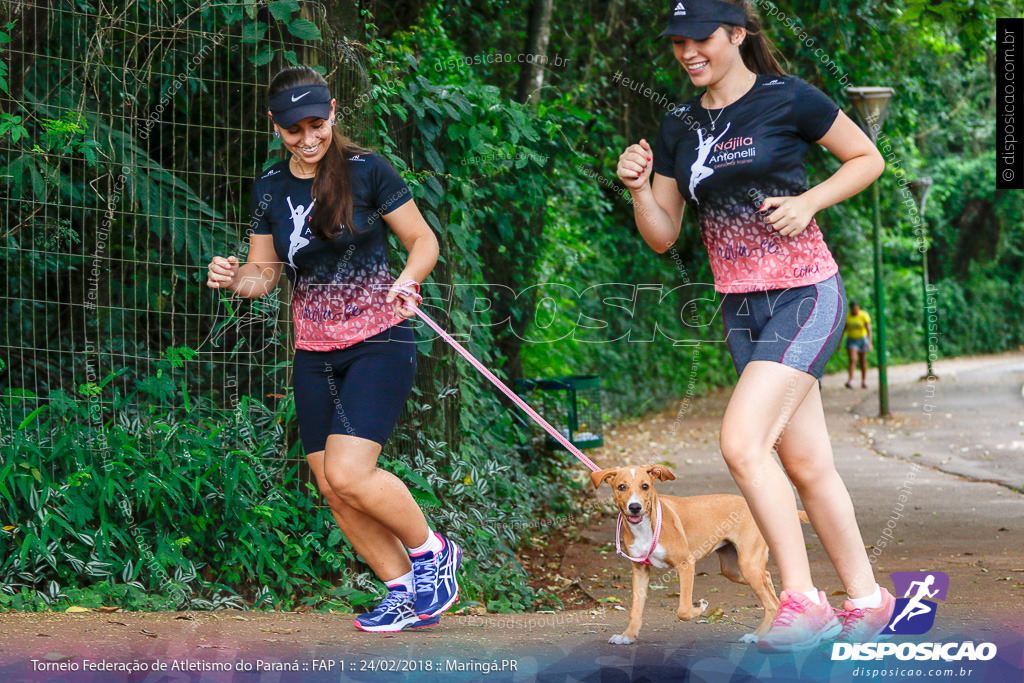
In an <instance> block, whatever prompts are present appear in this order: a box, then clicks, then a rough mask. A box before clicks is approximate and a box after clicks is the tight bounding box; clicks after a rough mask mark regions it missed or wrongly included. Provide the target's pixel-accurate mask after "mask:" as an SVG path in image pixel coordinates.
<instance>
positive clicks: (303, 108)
mask: <svg viewBox="0 0 1024 683" xmlns="http://www.w3.org/2000/svg"><path fill="white" fill-rule="evenodd" d="M270 115H271V116H273V117H274V123H276V124H277V125H279V126H281V127H282V128H291V127H292V126H294V125H295V124H296V123H298V122H299V121H301V120H302V119H306V118H309V117H311V116H312V117H315V118H318V119H326V118H328V117H330V115H331V91H330V89H329V88H328V87H327V86H326V85H320V84H314V85H299V86H296V87H294V88H288V89H287V90H282V91H281V92H279V93H277V94H276V95H274V96H273V97H271V98H270Z"/></svg>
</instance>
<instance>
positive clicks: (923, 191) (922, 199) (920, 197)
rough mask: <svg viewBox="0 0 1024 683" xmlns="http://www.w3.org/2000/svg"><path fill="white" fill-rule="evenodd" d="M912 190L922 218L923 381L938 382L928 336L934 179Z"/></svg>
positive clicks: (918, 183)
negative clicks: (929, 210) (927, 211)
mask: <svg viewBox="0 0 1024 683" xmlns="http://www.w3.org/2000/svg"><path fill="white" fill-rule="evenodd" d="M910 189H911V191H912V192H913V193H914V199H916V200H917V204H918V208H919V209H920V217H921V247H920V248H919V249H918V251H920V252H921V287H922V289H921V312H922V314H923V318H924V321H923V322H924V357H925V360H926V361H927V363H928V374H926V375H925V376H924V377H922V378H921V379H922V380H936V379H938V378H939V377H938V375H936V374H935V373H934V372H932V353H931V350H930V348H929V346H930V345H929V337H930V335H929V334H928V330H929V326H928V308H929V307H928V293H929V292H928V223H927V221H926V220H925V217H924V208H925V206H926V205H927V203H928V193H929V192H931V190H932V179H931V178H918V179H917V180H912V181H910ZM936 315H937V314H936ZM937 319H938V318H936V320H937Z"/></svg>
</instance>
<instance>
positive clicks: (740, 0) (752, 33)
mask: <svg viewBox="0 0 1024 683" xmlns="http://www.w3.org/2000/svg"><path fill="white" fill-rule="evenodd" d="M725 1H726V2H728V3H729V4H730V5H736V6H737V7H739V8H740V9H742V10H743V11H744V13H746V15H747V37H746V38H745V39H744V40H743V45H741V46H740V56H741V57H742V58H743V63H744V64H746V66H747V68H748V69H750V70H751V71H753V72H754V73H758V74H770V75H772V76H785V75H786V71H785V70H784V69H783V68H782V66H781V65H780V64H779V60H780V59H781V60H783V61H785V58H784V57H783V56H782V53H780V52H779V50H778V48H776V47H775V44H774V43H773V42H772V41H771V39H770V38H769V37H768V36H767V35H766V34H765V32H764V30H763V29H762V28H761V16H760V14H759V13H758V11H757V8H756V7H754V3H753V2H751V0H725ZM725 25H726V26H731V24H725Z"/></svg>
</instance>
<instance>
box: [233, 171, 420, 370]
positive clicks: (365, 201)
mask: <svg viewBox="0 0 1024 683" xmlns="http://www.w3.org/2000/svg"><path fill="white" fill-rule="evenodd" d="M346 163H348V168H349V175H350V178H351V183H352V199H353V206H352V221H353V224H354V225H353V227H354V229H355V232H354V234H352V233H351V232H350V231H349V230H348V228H347V226H341V227H342V230H341V233H340V234H339V235H337V236H336V237H335V238H334V239H332V240H330V241H324V240H320V239H317V238H316V237H314V236H313V234H312V230H311V228H310V223H309V221H310V217H311V216H312V214H313V212H315V211H316V210H317V206H318V205H317V202H316V200H314V199H313V197H312V188H313V178H298V177H296V176H295V175H294V174H293V173H292V172H291V169H290V167H289V165H288V161H287V160H283V161H280V162H278V163H276V164H274V165H273V166H271V167H270V168H268V169H267V170H266V172H264V173H263V174H262V175H260V176H259V177H258V178H257V179H256V181H255V183H254V184H253V188H252V197H251V203H250V216H251V222H250V225H251V226H252V231H253V233H254V234H257V235H273V237H274V250H275V251H276V252H277V257H278V259H279V260H280V261H281V263H282V264H283V265H284V271H285V274H286V275H287V276H288V279H289V280H290V281H291V283H292V301H291V306H292V320H293V321H294V323H295V348H297V349H304V350H307V351H333V350H336V349H343V348H346V347H349V346H352V345H353V344H357V343H358V342H360V341H362V340H364V339H366V338H368V337H372V336H373V335H375V334H379V333H380V332H383V331H384V330H386V329H388V328H389V327H392V326H394V325H397V324H398V323H399V322H401V321H402V318H401V317H399V316H397V315H395V313H394V303H391V304H387V303H386V302H385V300H386V298H387V292H388V290H389V289H390V287H391V285H392V283H393V282H394V279H393V277H392V275H391V269H390V267H389V264H388V255H387V224H386V223H385V222H384V220H383V218H382V216H384V215H385V214H388V213H390V212H392V211H394V210H395V209H397V208H398V207H400V206H402V205H403V204H405V203H406V202H407V201H409V200H410V199H412V194H411V192H410V191H409V188H408V186H407V185H406V184H405V181H403V180H402V178H401V176H399V175H398V172H397V171H395V169H394V168H393V167H392V166H391V165H390V164H389V163H388V162H387V161H386V160H384V159H383V158H382V157H380V156H379V155H377V154H361V155H356V156H353V157H351V158H349V159H348V160H347V162H346Z"/></svg>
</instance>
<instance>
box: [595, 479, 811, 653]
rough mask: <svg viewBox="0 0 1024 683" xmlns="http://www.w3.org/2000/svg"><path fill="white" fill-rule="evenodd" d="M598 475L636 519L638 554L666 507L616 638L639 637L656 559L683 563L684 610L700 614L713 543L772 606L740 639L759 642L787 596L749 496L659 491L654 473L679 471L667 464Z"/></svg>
mask: <svg viewBox="0 0 1024 683" xmlns="http://www.w3.org/2000/svg"><path fill="white" fill-rule="evenodd" d="M590 478H591V480H592V481H593V482H594V488H598V487H600V486H601V484H602V483H603V482H606V481H608V482H610V483H611V487H612V489H613V491H614V499H615V503H616V505H618V507H619V512H620V513H621V514H622V516H623V517H624V518H625V519H626V521H627V522H628V523H627V524H624V525H623V526H624V527H625V528H624V530H623V532H622V546H623V549H624V551H625V553H626V554H627V555H629V556H630V557H631V558H640V559H643V558H645V557H647V555H648V553H649V552H650V551H651V544H652V543H653V541H654V528H655V523H654V522H655V519H656V515H657V512H656V511H657V509H658V503H659V501H660V503H661V510H662V512H661V514H662V522H661V536H660V537H659V539H658V544H657V546H656V547H655V548H654V551H653V552H650V557H648V558H647V559H648V561H649V562H650V564H646V563H643V562H636V561H634V562H633V563H632V564H633V605H632V608H631V609H630V612H629V625H628V626H627V627H626V630H625V631H624V632H623V633H622V634H621V635H614V636H612V637H611V639H610V640H609V641H608V642H609V643H613V644H615V645H629V644H631V643H632V642H633V641H635V640H636V637H637V634H638V633H639V632H640V623H641V619H642V617H643V611H644V602H645V601H646V598H647V584H648V581H649V579H650V573H651V567H652V566H654V567H657V568H659V569H670V568H671V569H675V570H676V571H677V572H678V573H679V609H678V610H677V611H676V614H677V615H678V617H679V618H680V619H682V620H683V621H690V620H691V619H695V618H697V617H698V616H700V615H701V614H702V613H703V612H704V610H705V609H706V608H707V605H708V603H707V601H706V600H704V599H701V606H700V607H694V606H693V602H692V599H693V576H694V565H695V564H696V563H697V561H698V560H700V559H701V558H703V557H706V556H707V555H708V554H709V553H710V552H711V551H712V550H714V551H715V552H717V553H718V560H719V562H720V563H721V565H722V574H724V575H725V577H726V578H728V579H730V580H732V581H735V582H736V583H745V584H747V585H749V586H750V587H751V588H752V589H753V590H754V593H755V594H756V595H757V597H758V599H759V600H760V601H761V605H762V606H763V607H764V618H763V619H762V620H761V624H760V625H759V626H758V627H757V629H756V630H755V631H754V632H753V633H752V634H751V633H748V634H746V635H744V636H743V637H742V638H740V640H741V641H742V642H752V643H756V642H757V640H758V638H759V637H760V636H762V635H764V634H765V633H767V631H768V629H769V628H770V627H771V625H772V622H773V621H774V620H775V615H776V614H777V613H778V611H779V598H778V596H776V594H775V586H774V585H772V577H771V575H770V574H769V573H768V570H767V568H766V567H767V564H768V544H767V543H765V540H764V537H763V536H761V532H760V530H759V529H758V528H757V524H756V523H755V522H754V518H753V517H752V516H751V514H750V508H749V507H748V506H747V502H746V500H744V499H743V497H742V496H736V495H729V494H718V495H710V496H690V497H686V498H680V497H678V496H659V495H658V494H657V492H656V491H655V490H654V480H655V479H658V480H659V481H667V480H669V479H675V478H676V477H675V475H674V474H672V472H670V471H669V469H668V468H667V467H665V466H663V465H648V466H639V467H615V468H612V469H608V470H600V471H598V472H592V473H591V474H590ZM799 515H800V520H801V521H803V522H807V521H808V519H807V514H806V513H805V512H803V511H802V510H801V511H800V512H799Z"/></svg>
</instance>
